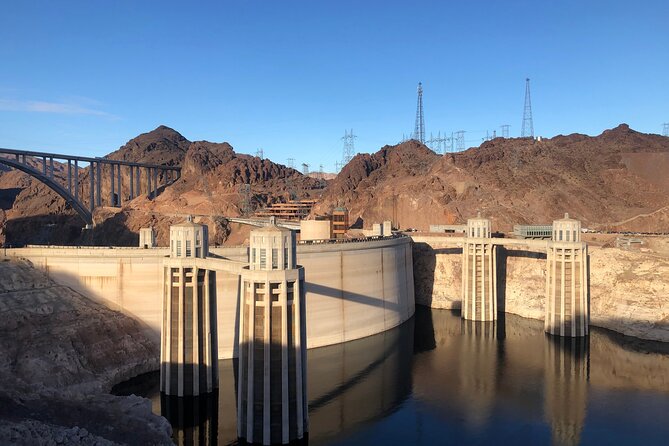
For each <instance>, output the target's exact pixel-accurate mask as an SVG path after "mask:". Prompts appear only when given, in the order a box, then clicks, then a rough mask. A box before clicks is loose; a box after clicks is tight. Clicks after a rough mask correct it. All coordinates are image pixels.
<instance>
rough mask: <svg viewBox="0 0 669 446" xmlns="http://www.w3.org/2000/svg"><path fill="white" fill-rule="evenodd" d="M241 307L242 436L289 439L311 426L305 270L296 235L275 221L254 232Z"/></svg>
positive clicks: (262, 440)
mask: <svg viewBox="0 0 669 446" xmlns="http://www.w3.org/2000/svg"><path fill="white" fill-rule="evenodd" d="M250 240H251V247H250V252H251V259H250V260H251V262H250V266H249V267H247V268H248V269H246V270H244V271H243V272H242V288H241V292H242V295H241V296H240V306H239V341H238V342H239V345H238V347H239V348H238V351H239V370H238V377H239V379H238V391H237V435H238V436H239V437H240V438H242V439H244V440H246V442H248V443H254V444H255V443H257V444H287V443H289V442H292V441H295V440H298V439H302V438H304V437H305V436H306V435H307V431H308V413H307V393H306V376H307V375H306V340H307V339H306V324H305V314H306V313H305V306H304V305H305V292H304V269H303V268H301V267H299V266H296V265H295V255H294V253H295V236H294V233H292V231H290V230H287V229H280V228H278V227H277V226H275V225H274V224H270V226H267V227H264V228H261V229H256V230H253V231H251V235H250Z"/></svg>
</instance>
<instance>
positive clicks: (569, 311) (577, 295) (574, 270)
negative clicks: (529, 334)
mask: <svg viewBox="0 0 669 446" xmlns="http://www.w3.org/2000/svg"><path fill="white" fill-rule="evenodd" d="M588 281H589V278H588V247H587V245H586V244H585V243H583V242H581V222H579V221H577V220H572V219H570V218H569V215H568V214H566V215H565V218H564V219H562V220H556V221H554V222H553V241H551V242H550V243H549V244H548V250H547V267H546V315H545V319H544V329H545V331H546V333H549V334H552V335H556V336H571V337H576V336H586V335H587V334H588V324H589V323H590V308H589V307H590V304H589V296H588Z"/></svg>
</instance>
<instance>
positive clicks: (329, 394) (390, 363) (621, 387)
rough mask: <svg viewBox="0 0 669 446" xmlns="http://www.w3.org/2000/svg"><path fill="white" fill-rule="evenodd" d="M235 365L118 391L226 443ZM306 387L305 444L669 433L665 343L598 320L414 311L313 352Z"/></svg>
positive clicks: (586, 440)
mask: <svg viewBox="0 0 669 446" xmlns="http://www.w3.org/2000/svg"><path fill="white" fill-rule="evenodd" d="M235 367H236V363H235V362H233V361H231V360H226V361H221V363H220V375H221V376H220V390H219V393H218V396H217V398H218V399H217V400H216V399H215V398H214V399H208V400H205V401H197V402H190V403H188V404H186V402H185V401H184V402H182V403H179V402H173V401H166V400H164V399H163V401H162V404H161V399H160V394H159V393H158V381H157V380H158V375H157V374H150V375H148V376H145V377H143V378H142V379H140V380H133V382H129V383H125V384H124V385H123V386H119V387H118V388H117V389H115V390H116V391H117V392H118V393H130V392H132V393H137V394H143V395H145V396H147V397H149V398H151V399H152V402H153V407H154V411H156V412H157V413H162V414H163V415H165V416H166V417H167V418H168V419H170V421H171V423H172V425H173V427H174V431H175V435H174V438H175V440H176V441H177V443H178V444H231V443H235V442H236V392H235V388H236V387H235V384H236V382H235V379H236V377H235V373H234V370H235ZM142 380H143V381H142ZM133 385H134V387H132V386H133ZM307 386H308V392H309V416H310V434H309V443H310V444H312V445H321V444H342V445H343V444H346V445H353V444H355V445H358V444H359V445H363V444H365V445H366V444H382V443H383V444H425V445H428V444H429V445H433V444H507V443H508V444H514V443H515V444H554V445H575V444H639V443H646V444H661V443H664V442H665V441H666V438H669V415H668V414H669V347H668V346H666V345H664V344H659V343H652V342H644V341H639V340H636V339H633V338H628V337H624V336H621V335H617V334H615V333H612V332H608V331H605V330H599V329H596V328H594V329H593V330H592V332H591V335H590V337H589V338H584V339H578V340H569V339H561V338H555V337H551V336H548V335H545V334H544V332H543V324H542V322H541V321H534V320H530V319H523V318H520V317H516V316H513V315H506V317H502V318H501V319H500V320H498V321H496V322H494V323H491V322H488V323H481V322H478V323H477V322H471V321H463V320H462V319H460V317H459V315H458V314H457V313H453V312H450V311H446V310H429V309H425V308H417V310H416V315H415V317H414V318H413V319H412V320H410V321H408V322H407V323H405V324H404V325H403V326H401V327H399V328H397V329H394V330H391V331H388V332H386V333H383V334H380V335H376V336H372V337H369V338H365V339H361V340H358V341H353V342H349V343H345V344H340V345H336V346H331V347H324V348H319V349H315V350H309V351H308V382H307ZM212 404H213V406H215V407H213V406H212Z"/></svg>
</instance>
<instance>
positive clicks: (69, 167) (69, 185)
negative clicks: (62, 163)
mask: <svg viewBox="0 0 669 446" xmlns="http://www.w3.org/2000/svg"><path fill="white" fill-rule="evenodd" d="M67 191H68V192H70V193H72V160H67Z"/></svg>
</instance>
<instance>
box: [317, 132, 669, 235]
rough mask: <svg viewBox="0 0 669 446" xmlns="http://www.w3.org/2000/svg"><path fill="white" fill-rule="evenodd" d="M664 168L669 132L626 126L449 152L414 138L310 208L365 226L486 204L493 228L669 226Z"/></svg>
mask: <svg viewBox="0 0 669 446" xmlns="http://www.w3.org/2000/svg"><path fill="white" fill-rule="evenodd" d="M662 172H664V174H663V173H662ZM666 172H669V138H666V137H662V136H659V135H649V134H643V133H639V132H636V131H634V130H631V129H630V128H629V127H628V126H627V125H625V124H622V125H620V126H618V127H616V128H615V129H612V130H607V131H605V132H603V133H602V134H601V135H599V136H595V137H590V136H586V135H580V134H573V135H568V136H557V137H555V138H551V139H543V140H541V141H534V140H532V139H528V138H522V139H521V138H519V139H504V138H497V139H494V140H492V141H488V142H486V143H484V144H482V145H481V146H480V147H477V148H471V149H469V150H467V151H465V152H461V153H455V154H448V155H445V156H439V155H437V154H435V153H434V152H432V151H430V150H429V149H428V148H427V147H425V146H423V145H421V144H419V143H417V142H415V141H409V142H405V143H402V144H399V145H396V146H386V147H384V148H382V149H381V150H380V151H378V152H376V153H374V154H371V155H369V154H361V155H358V156H356V157H355V158H354V159H353V160H352V161H351V162H350V163H349V164H348V165H347V166H346V167H345V168H344V169H343V170H342V172H341V173H340V174H339V175H338V177H337V178H336V179H334V180H333V181H332V182H331V183H330V184H329V185H328V188H327V189H326V191H325V192H324V194H323V198H322V200H321V202H320V203H319V206H318V207H317V208H315V210H314V212H315V213H324V212H327V211H328V210H329V209H331V208H332V207H334V206H337V205H344V206H347V207H348V208H349V209H350V211H351V218H352V221H356V219H357V220H358V222H359V224H360V223H361V224H363V225H364V226H365V227H369V226H371V224H372V223H375V222H379V221H382V220H384V219H391V220H392V221H393V222H394V224H395V225H396V226H398V227H401V228H408V227H414V228H419V229H427V228H428V226H429V225H430V224H435V223H441V224H450V223H461V222H465V221H466V219H467V217H469V216H472V215H475V214H476V211H477V210H480V211H481V212H482V213H483V215H485V216H489V217H491V218H492V219H493V222H494V225H495V228H496V230H510V229H511V228H512V226H513V224H515V223H546V222H548V223H550V222H551V221H552V220H553V219H555V218H558V217H561V216H562V215H563V214H564V213H565V212H569V213H570V214H571V215H573V216H575V217H577V218H579V219H581V220H582V221H583V222H584V225H585V226H587V227H593V228H600V229H616V230H636V231H645V232H656V231H663V232H669V208H668V207H667V206H669V176H668V175H666Z"/></svg>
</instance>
